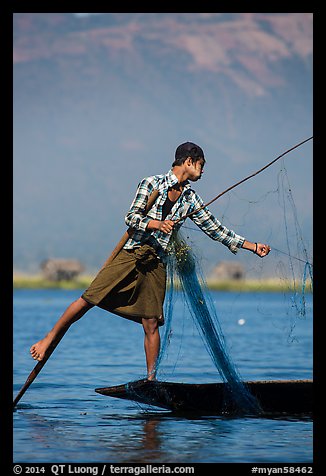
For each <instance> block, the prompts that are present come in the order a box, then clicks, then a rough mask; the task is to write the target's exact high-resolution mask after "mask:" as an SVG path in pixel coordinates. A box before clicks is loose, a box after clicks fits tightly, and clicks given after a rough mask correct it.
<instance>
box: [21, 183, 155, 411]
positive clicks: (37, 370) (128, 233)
mask: <svg viewBox="0 0 326 476" xmlns="http://www.w3.org/2000/svg"><path fill="white" fill-rule="evenodd" d="M158 194H159V192H158V190H154V192H152V194H151V195H150V197H149V198H148V201H147V205H146V208H145V214H147V213H148V212H149V210H150V209H151V208H152V206H153V205H154V202H155V200H156V199H157V197H158ZM133 232H134V230H133V229H132V228H128V230H127V231H126V232H125V233H124V234H123V236H122V238H121V240H120V241H119V243H118V244H117V246H116V247H115V248H114V250H113V251H112V253H111V254H110V256H109V257H108V259H107V260H106V261H105V263H104V265H103V266H102V268H104V266H106V265H108V264H109V263H111V261H113V259H114V258H115V257H116V256H117V255H118V254H119V252H120V251H121V250H122V248H123V246H124V245H125V243H126V242H127V240H128V239H129V238H130V237H131V236H132V235H133ZM67 330H68V328H67V329H64V330H63V331H62V332H61V333H60V334H59V335H58V336H57V338H56V339H54V341H53V342H52V343H51V344H50V346H49V347H48V349H47V351H46V353H45V356H44V357H43V359H42V360H41V361H40V362H38V363H37V364H36V365H35V367H34V369H33V370H32V371H31V373H30V374H29V376H28V377H27V380H26V382H25V383H24V385H23V386H22V388H21V390H20V391H19V393H18V395H17V397H16V398H15V399H14V402H13V408H15V406H16V405H17V403H18V402H19V400H20V399H21V398H22V396H23V395H24V393H25V392H26V390H27V389H28V387H29V386H30V385H31V384H32V383H33V381H34V380H35V378H36V377H37V375H38V374H39V373H40V371H41V370H42V368H43V366H44V365H45V364H46V362H47V360H48V359H49V357H50V356H51V354H52V352H53V351H54V349H55V348H56V347H57V345H58V344H59V342H60V341H61V339H62V338H63V336H64V335H65V333H66V331H67Z"/></svg>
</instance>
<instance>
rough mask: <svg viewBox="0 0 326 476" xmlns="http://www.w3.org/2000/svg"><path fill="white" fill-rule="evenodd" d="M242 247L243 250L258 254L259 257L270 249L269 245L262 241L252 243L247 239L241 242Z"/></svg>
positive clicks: (266, 253)
mask: <svg viewBox="0 0 326 476" xmlns="http://www.w3.org/2000/svg"><path fill="white" fill-rule="evenodd" d="M242 248H244V249H245V250H249V251H252V252H253V253H254V254H255V255H258V256H260V257H261V258H263V257H264V256H267V255H268V253H269V252H270V250H271V247H270V246H269V245H265V244H263V243H252V242H251V241H247V240H245V241H244V242H243V244H242Z"/></svg>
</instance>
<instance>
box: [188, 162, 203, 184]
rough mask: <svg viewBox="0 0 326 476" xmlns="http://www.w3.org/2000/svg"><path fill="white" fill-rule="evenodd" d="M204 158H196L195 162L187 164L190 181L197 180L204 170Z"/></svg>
mask: <svg viewBox="0 0 326 476" xmlns="http://www.w3.org/2000/svg"><path fill="white" fill-rule="evenodd" d="M204 164H205V162H204V160H203V159H200V160H197V161H196V162H192V161H191V164H189V165H190V166H189V171H188V173H189V180H191V181H192V182H197V180H199V179H200V178H201V176H202V174H203V172H204Z"/></svg>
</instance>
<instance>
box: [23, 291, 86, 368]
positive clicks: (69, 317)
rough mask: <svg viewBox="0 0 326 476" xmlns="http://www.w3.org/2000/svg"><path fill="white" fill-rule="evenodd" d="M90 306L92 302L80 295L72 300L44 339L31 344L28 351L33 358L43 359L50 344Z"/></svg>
mask: <svg viewBox="0 0 326 476" xmlns="http://www.w3.org/2000/svg"><path fill="white" fill-rule="evenodd" d="M92 307H93V304H89V303H88V302H87V301H85V300H84V299H83V298H81V297H80V298H78V299H77V300H76V301H74V302H72V303H71V304H70V305H69V306H68V307H67V309H66V310H65V312H64V313H63V314H62V316H61V317H60V318H59V320H58V321H57V323H56V324H55V325H54V327H53V329H52V330H51V331H50V332H49V333H48V334H47V335H46V336H45V337H44V339H42V340H40V341H38V342H36V344H33V345H32V347H31V348H30V353H31V355H32V357H33V359H34V360H39V361H41V360H43V359H44V356H45V353H46V351H47V349H48V348H49V346H50V344H52V343H53V342H54V341H55V340H56V339H57V338H58V337H59V336H61V337H62V336H63V335H64V334H65V333H66V332H67V330H68V329H69V327H70V326H71V324H73V323H74V322H76V321H78V320H79V319H80V318H81V317H82V316H83V315H84V314H85V313H86V312H87V311H88V310H89V309H91V308H92Z"/></svg>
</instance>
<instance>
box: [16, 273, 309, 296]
mask: <svg viewBox="0 0 326 476" xmlns="http://www.w3.org/2000/svg"><path fill="white" fill-rule="evenodd" d="M94 277H95V275H94V276H90V275H83V276H79V277H78V278H76V279H74V280H71V281H67V280H62V281H50V280H47V279H45V278H44V277H43V276H41V275H17V276H14V278H13V288H14V289H67V290H69V289H86V288H87V287H88V286H89V284H90V283H91V281H92V280H93V278H94ZM207 285H208V288H209V289H210V290H213V291H235V292H294V291H297V292H301V290H302V282H301V280H299V279H298V280H296V281H295V282H293V281H289V280H281V279H279V278H266V279H261V280H258V279H241V280H235V279H230V280H209V279H208V280H207ZM305 292H309V293H310V292H312V288H311V284H310V281H307V283H306V287H305Z"/></svg>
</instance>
